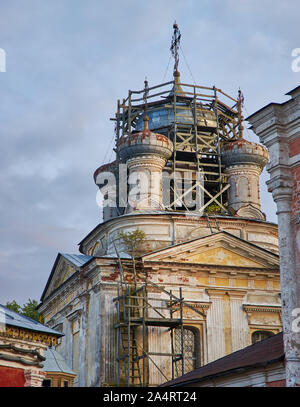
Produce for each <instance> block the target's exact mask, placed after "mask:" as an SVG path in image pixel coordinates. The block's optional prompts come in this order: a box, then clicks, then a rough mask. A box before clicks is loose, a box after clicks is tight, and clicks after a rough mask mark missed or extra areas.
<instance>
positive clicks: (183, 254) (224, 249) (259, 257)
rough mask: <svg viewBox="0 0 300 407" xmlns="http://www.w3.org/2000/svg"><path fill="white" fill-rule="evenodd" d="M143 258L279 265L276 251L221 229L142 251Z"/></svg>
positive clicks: (147, 259)
mask: <svg viewBox="0 0 300 407" xmlns="http://www.w3.org/2000/svg"><path fill="white" fill-rule="evenodd" d="M143 260H144V261H163V262H180V263H192V264H208V265H216V266H232V267H251V268H268V269H269V268H274V269H277V268H278V267H279V257H278V255H276V254H274V253H273V252H270V251H268V250H266V249H263V248H261V247H259V246H257V245H255V244H253V243H250V242H248V241H246V240H243V239H241V238H238V237H236V236H234V235H232V234H230V233H228V232H225V231H222V232H218V233H214V234H211V235H208V236H204V237H200V238H197V239H193V240H190V241H188V242H183V243H180V244H177V245H174V246H171V247H168V248H165V249H161V250H158V251H155V252H152V253H149V254H146V255H144V256H143Z"/></svg>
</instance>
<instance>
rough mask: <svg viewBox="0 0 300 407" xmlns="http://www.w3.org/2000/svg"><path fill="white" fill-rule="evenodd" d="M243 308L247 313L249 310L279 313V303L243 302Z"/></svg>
mask: <svg viewBox="0 0 300 407" xmlns="http://www.w3.org/2000/svg"><path fill="white" fill-rule="evenodd" d="M243 309H244V311H246V312H247V313H251V312H275V313H281V305H267V304H264V305H263V304H262V305H260V304H243Z"/></svg>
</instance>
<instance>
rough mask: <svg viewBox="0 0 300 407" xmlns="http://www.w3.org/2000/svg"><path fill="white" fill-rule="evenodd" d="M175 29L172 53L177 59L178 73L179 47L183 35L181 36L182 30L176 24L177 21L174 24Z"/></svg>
mask: <svg viewBox="0 0 300 407" xmlns="http://www.w3.org/2000/svg"><path fill="white" fill-rule="evenodd" d="M173 29H174V32H173V37H172V43H171V48H170V51H171V52H172V55H173V57H174V59H175V63H174V72H177V71H178V63H179V54H178V50H179V45H180V38H181V34H180V30H179V28H178V25H177V24H176V21H175V23H174V24H173Z"/></svg>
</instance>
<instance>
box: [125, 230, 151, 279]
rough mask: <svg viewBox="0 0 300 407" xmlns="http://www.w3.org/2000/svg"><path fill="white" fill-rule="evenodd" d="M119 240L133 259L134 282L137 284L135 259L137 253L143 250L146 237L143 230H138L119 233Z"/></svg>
mask: <svg viewBox="0 0 300 407" xmlns="http://www.w3.org/2000/svg"><path fill="white" fill-rule="evenodd" d="M119 239H120V240H121V242H122V243H123V244H124V246H125V250H126V252H127V253H128V254H130V256H131V257H132V265H133V275H134V282H135V284H136V269H135V258H136V255H137V253H138V252H139V251H140V250H141V247H142V245H143V243H144V241H145V239H146V235H145V233H144V232H143V231H142V230H139V229H136V230H134V231H132V232H123V231H122V232H119Z"/></svg>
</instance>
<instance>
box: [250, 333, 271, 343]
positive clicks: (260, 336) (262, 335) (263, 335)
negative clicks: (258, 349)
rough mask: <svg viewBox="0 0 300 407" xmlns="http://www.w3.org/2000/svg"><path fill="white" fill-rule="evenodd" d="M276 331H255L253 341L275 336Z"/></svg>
mask: <svg viewBox="0 0 300 407" xmlns="http://www.w3.org/2000/svg"><path fill="white" fill-rule="evenodd" d="M273 335H274V333H273V332H271V331H255V332H253V334H252V343H256V342H260V341H263V340H264V339H268V338H270V337H271V336H273Z"/></svg>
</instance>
